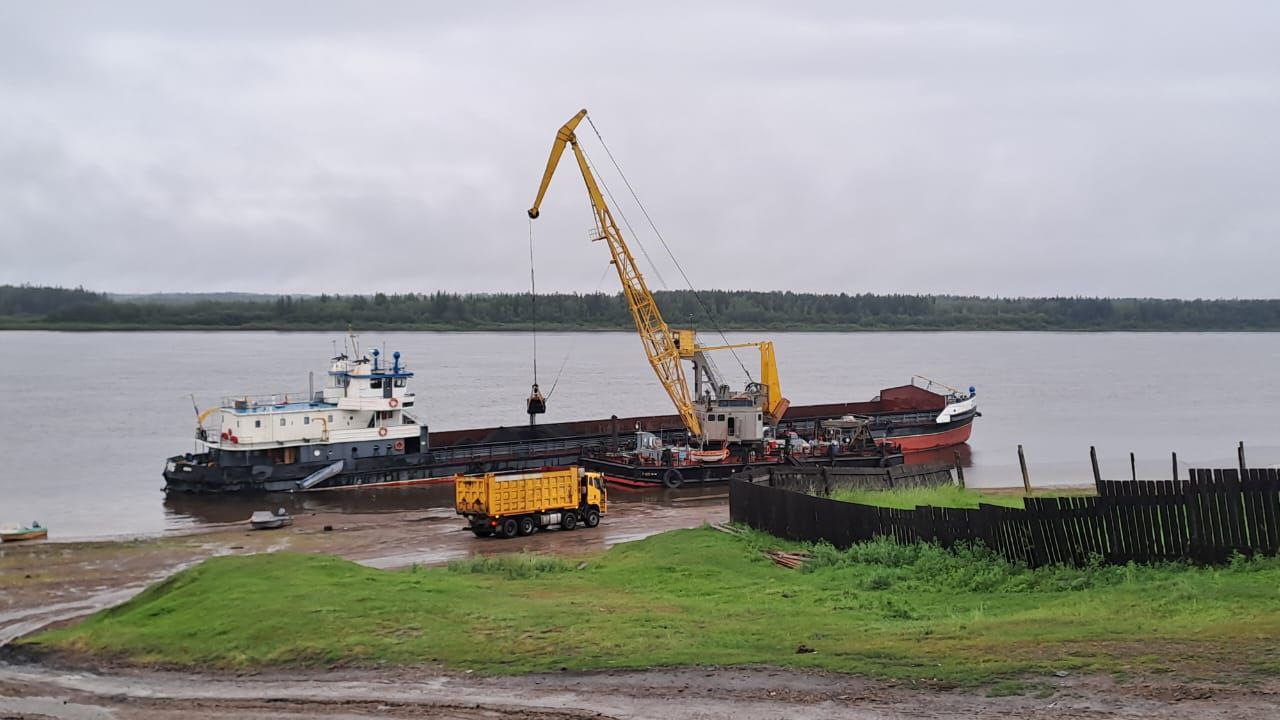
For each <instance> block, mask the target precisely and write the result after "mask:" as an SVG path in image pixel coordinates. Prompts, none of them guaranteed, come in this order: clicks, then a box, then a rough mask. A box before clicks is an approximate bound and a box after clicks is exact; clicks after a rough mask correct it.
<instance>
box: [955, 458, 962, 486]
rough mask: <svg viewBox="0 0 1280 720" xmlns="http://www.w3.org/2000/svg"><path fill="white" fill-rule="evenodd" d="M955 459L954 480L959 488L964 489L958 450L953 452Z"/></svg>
mask: <svg viewBox="0 0 1280 720" xmlns="http://www.w3.org/2000/svg"><path fill="white" fill-rule="evenodd" d="M955 459H956V481H957V483H958V484H959V485H960V489H961V490H963V489H964V466H962V465H961V464H960V451H959V450H957V451H956V452H955Z"/></svg>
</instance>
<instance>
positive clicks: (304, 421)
mask: <svg viewBox="0 0 1280 720" xmlns="http://www.w3.org/2000/svg"><path fill="white" fill-rule="evenodd" d="M302 424H303V425H310V424H311V417H310V416H306V417H303V418H302Z"/></svg>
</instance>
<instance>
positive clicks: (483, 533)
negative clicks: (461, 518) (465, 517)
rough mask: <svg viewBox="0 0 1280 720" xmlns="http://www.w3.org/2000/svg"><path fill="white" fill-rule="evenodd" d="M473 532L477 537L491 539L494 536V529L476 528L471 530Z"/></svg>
mask: <svg viewBox="0 0 1280 720" xmlns="http://www.w3.org/2000/svg"><path fill="white" fill-rule="evenodd" d="M471 532H473V533H475V534H476V537H489V536H490V535H492V534H493V528H490V527H480V526H476V527H473V528H471Z"/></svg>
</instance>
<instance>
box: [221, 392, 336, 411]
mask: <svg viewBox="0 0 1280 720" xmlns="http://www.w3.org/2000/svg"><path fill="white" fill-rule="evenodd" d="M317 395H319V394H318V393H317ZM312 402H315V398H313V397H311V396H310V395H308V394H307V393H306V392H290V393H272V394H268V395H235V396H229V397H224V398H222V402H221V406H222V407H224V408H231V409H234V410H250V409H253V408H262V407H278V406H280V405H293V404H296V403H312Z"/></svg>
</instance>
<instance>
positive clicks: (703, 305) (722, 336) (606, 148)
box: [587, 115, 754, 381]
mask: <svg viewBox="0 0 1280 720" xmlns="http://www.w3.org/2000/svg"><path fill="white" fill-rule="evenodd" d="M587 124H588V125H590V126H591V130H592V131H593V132H594V133H595V134H596V139H597V140H599V141H600V147H602V148H604V152H605V154H606V155H608V156H609V162H611V163H613V168H614V169H615V170H617V171H618V177H620V178H622V182H623V183H624V184H625V185H626V186H627V190H628V191H629V192H630V193H631V198H632V199H633V200H635V201H636V205H637V206H639V208H640V212H641V213H643V214H644V219H645V220H647V221H648V222H649V227H650V228H652V229H653V234H654V235H657V236H658V241H659V242H661V243H662V248H663V249H664V250H666V251H667V257H669V258H671V262H672V263H673V264H674V265H675V266H676V270H679V271H680V277H682V278H684V282H685V284H686V285H688V286H689V291H690V292H691V293H693V299H694V300H695V301H696V302H697V303H698V307H700V308H702V312H704V313H706V315H707V319H708V320H710V321H711V325H712V327H714V328H715V329H716V332H717V333H719V335H720V339H721V340H723V341H724V344H725V345H731V344H732V343H730V342H729V338H727V337H725V334H724V330H722V329H720V323H718V322H716V318H715V315H714V314H712V312H711V309H710V308H708V307H707V305H706V303H704V302H703V301H702V296H701V295H699V294H698V291H697V290H696V289H695V288H694V287H693V283H692V282H690V281H689V276H688V275H686V274H685V272H684V268H683V267H681V266H680V261H679V260H676V256H675V253H672V252H671V247H670V246H668V245H667V241H666V239H665V238H663V237H662V233H661V232H659V231H658V226H657V224H655V223H654V222H653V218H652V217H650V216H649V211H648V210H646V209H645V207H644V203H642V202H640V197H639V196H638V195H636V191H635V188H633V187H631V181H630V180H627V176H626V175H625V174H624V173H623V172H622V168H621V167H619V166H618V161H617V160H616V159H614V157H613V153H612V152H610V151H609V146H608V145H607V144H605V141H604V137H603V136H602V135H601V134H600V129H599V128H597V127H596V124H595V122H593V121H592V120H591V116H590V115H587ZM601 182H602V183H603V181H601ZM607 190H608V189H607V188H606V192H607ZM610 199H612V196H611V197H610ZM619 213H621V210H619ZM626 220H627V219H626V216H623V218H622V221H623V222H624V223H625V222H626ZM627 229H628V230H631V225H630V224H628V225H627ZM632 235H633V237H634V232H633V233H632ZM640 250H641V251H642V252H643V251H644V246H643V245H641V246H640ZM648 257H649V254H648V253H645V258H646V259H647V258H648ZM649 262H650V264H652V263H653V261H652V260H650V261H649ZM654 271H655V272H657V270H656V268H655V270H654ZM659 279H661V275H659ZM729 352H731V353H733V359H734V360H737V361H738V367H740V368H742V372H743V373H745V374H746V376H747V379H748V380H752V381H754V379H753V378H752V377H751V371H750V370H748V369H747V366H746V365H745V364H743V362H742V358H740V357H738V352H737V351H736V350H734V349H733V348H729Z"/></svg>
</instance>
